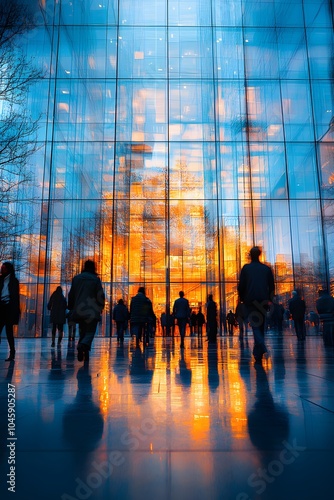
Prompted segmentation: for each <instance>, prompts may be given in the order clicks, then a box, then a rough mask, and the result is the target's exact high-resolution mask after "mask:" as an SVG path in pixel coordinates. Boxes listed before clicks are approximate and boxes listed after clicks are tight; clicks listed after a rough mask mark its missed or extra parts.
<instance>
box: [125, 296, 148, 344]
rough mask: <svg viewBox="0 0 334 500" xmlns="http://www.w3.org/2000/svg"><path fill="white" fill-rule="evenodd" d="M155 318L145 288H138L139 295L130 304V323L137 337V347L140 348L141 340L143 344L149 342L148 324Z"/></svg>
mask: <svg viewBox="0 0 334 500" xmlns="http://www.w3.org/2000/svg"><path fill="white" fill-rule="evenodd" d="M153 316H154V312H153V307H152V302H151V301H150V299H149V298H148V297H146V293H145V288H144V287H143V286H141V287H139V288H138V293H137V295H135V296H134V297H132V299H131V303H130V323H131V330H132V332H133V333H135V335H136V346H137V347H139V345H140V344H139V343H140V340H141V339H142V340H143V344H144V345H145V344H148V342H149V330H148V322H149V318H150V317H153Z"/></svg>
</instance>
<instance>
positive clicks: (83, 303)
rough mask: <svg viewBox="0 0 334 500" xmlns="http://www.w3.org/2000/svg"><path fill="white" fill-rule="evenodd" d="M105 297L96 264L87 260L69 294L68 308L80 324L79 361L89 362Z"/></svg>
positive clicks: (74, 280) (75, 278)
mask: <svg viewBox="0 0 334 500" xmlns="http://www.w3.org/2000/svg"><path fill="white" fill-rule="evenodd" d="M104 303H105V296H104V292H103V288H102V284H101V280H100V278H99V277H98V276H97V274H96V270H95V263H94V262H93V261H92V260H87V261H86V262H85V264H84V267H83V270H82V272H81V273H80V274H78V275H77V276H74V278H73V280H72V285H71V289H70V292H69V294H68V308H69V309H70V310H71V311H72V319H73V320H74V321H76V322H77V323H78V324H79V342H78V347H77V349H78V361H83V360H84V361H88V359H89V351H90V350H91V346H92V342H93V339H94V336H95V333H96V328H97V324H98V322H99V321H100V319H101V313H102V311H103V308H104Z"/></svg>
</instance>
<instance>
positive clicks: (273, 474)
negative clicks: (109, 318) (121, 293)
mask: <svg viewBox="0 0 334 500" xmlns="http://www.w3.org/2000/svg"><path fill="white" fill-rule="evenodd" d="M16 344H17V359H16V361H15V362H12V363H8V362H5V361H4V359H5V358H6V357H7V353H8V351H7V342H6V340H5V339H4V338H3V339H2V343H1V345H0V379H1V393H0V394H1V414H0V436H1V450H0V475H1V478H0V498H1V499H4V498H5V499H6V498H12V499H15V500H30V499H33V500H58V499H59V500H60V499H62V500H73V499H77V500H86V499H92V500H100V499H103V500H104V499H120V500H123V499H124V500H132V499H133V500H136V499H138V500H141V499H158V500H167V499H168V500H169V499H171V500H174V499H175V500H179V499H180V500H181V499H186V500H187V499H192V500H196V499H212V500H216V499H224V500H229V499H235V500H246V499H270V500H276V499H279V500H283V499H284V500H286V499H287V500H289V499H294V500H295V499H302V500H314V499H319V500H320V499H321V500H322V499H327V498H333V497H332V492H333V486H334V349H333V348H332V347H324V345H323V342H322V338H321V336H318V337H316V336H312V337H307V339H306V341H305V343H300V342H299V343H298V341H297V339H296V338H295V337H294V336H293V335H291V333H290V332H289V331H288V332H285V333H284V335H283V337H281V338H278V337H277V336H275V335H273V334H270V333H269V334H268V336H267V345H268V347H269V349H270V356H269V357H268V358H267V359H266V360H265V361H264V363H263V366H262V367H255V366H254V364H253V361H252V356H251V352H252V347H253V340H252V337H251V336H249V337H248V338H246V339H245V341H244V342H243V344H240V341H239V340H238V338H237V337H231V338H227V337H219V339H218V343H217V347H211V346H208V344H207V342H206V341H205V339H203V341H198V339H196V338H187V339H186V348H185V349H184V351H181V350H180V348H179V339H178V338H176V339H175V341H174V342H173V341H172V339H162V338H156V339H155V340H154V342H153V341H152V346H150V347H149V348H147V349H145V351H144V352H143V350H142V349H135V346H134V343H133V341H132V339H130V338H126V340H125V344H124V347H118V346H117V341H116V339H114V338H112V339H104V338H96V339H95V340H94V344H93V350H92V353H91V359H90V361H89V364H88V365H87V366H85V365H83V363H80V362H78V361H77V359H76V351H75V347H74V346H69V344H68V342H67V339H64V340H63V343H62V345H61V348H60V349H57V348H56V349H51V346H50V339H17V342H16ZM14 395H15V399H14ZM14 402H15V406H14ZM14 410H15V415H14ZM13 416H15V420H14V418H13ZM10 433H11V434H12V435H10ZM11 485H12V486H13V487H12V489H13V490H14V489H15V494H14V493H13V492H12V491H9V490H8V488H11Z"/></svg>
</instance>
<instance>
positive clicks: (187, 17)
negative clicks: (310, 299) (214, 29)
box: [168, 0, 211, 26]
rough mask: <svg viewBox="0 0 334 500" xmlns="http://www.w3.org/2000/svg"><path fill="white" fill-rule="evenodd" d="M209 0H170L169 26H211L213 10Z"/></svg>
mask: <svg viewBox="0 0 334 500" xmlns="http://www.w3.org/2000/svg"><path fill="white" fill-rule="evenodd" d="M208 7H210V2H208V0H169V1H168V24H169V25H171V26H173V25H176V26H210V25H211V8H208Z"/></svg>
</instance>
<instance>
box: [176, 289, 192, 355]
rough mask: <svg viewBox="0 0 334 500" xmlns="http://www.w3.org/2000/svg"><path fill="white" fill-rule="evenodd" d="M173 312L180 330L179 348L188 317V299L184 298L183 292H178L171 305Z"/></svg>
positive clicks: (182, 344)
mask: <svg viewBox="0 0 334 500" xmlns="http://www.w3.org/2000/svg"><path fill="white" fill-rule="evenodd" d="M173 314H174V316H175V318H176V321H177V325H178V327H179V331H180V337H181V343H180V347H181V349H183V348H184V337H185V336H186V326H187V322H188V321H189V318H190V307H189V302H188V299H186V298H185V296H184V292H182V291H181V292H179V298H178V299H176V300H175V302H174V305H173Z"/></svg>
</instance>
